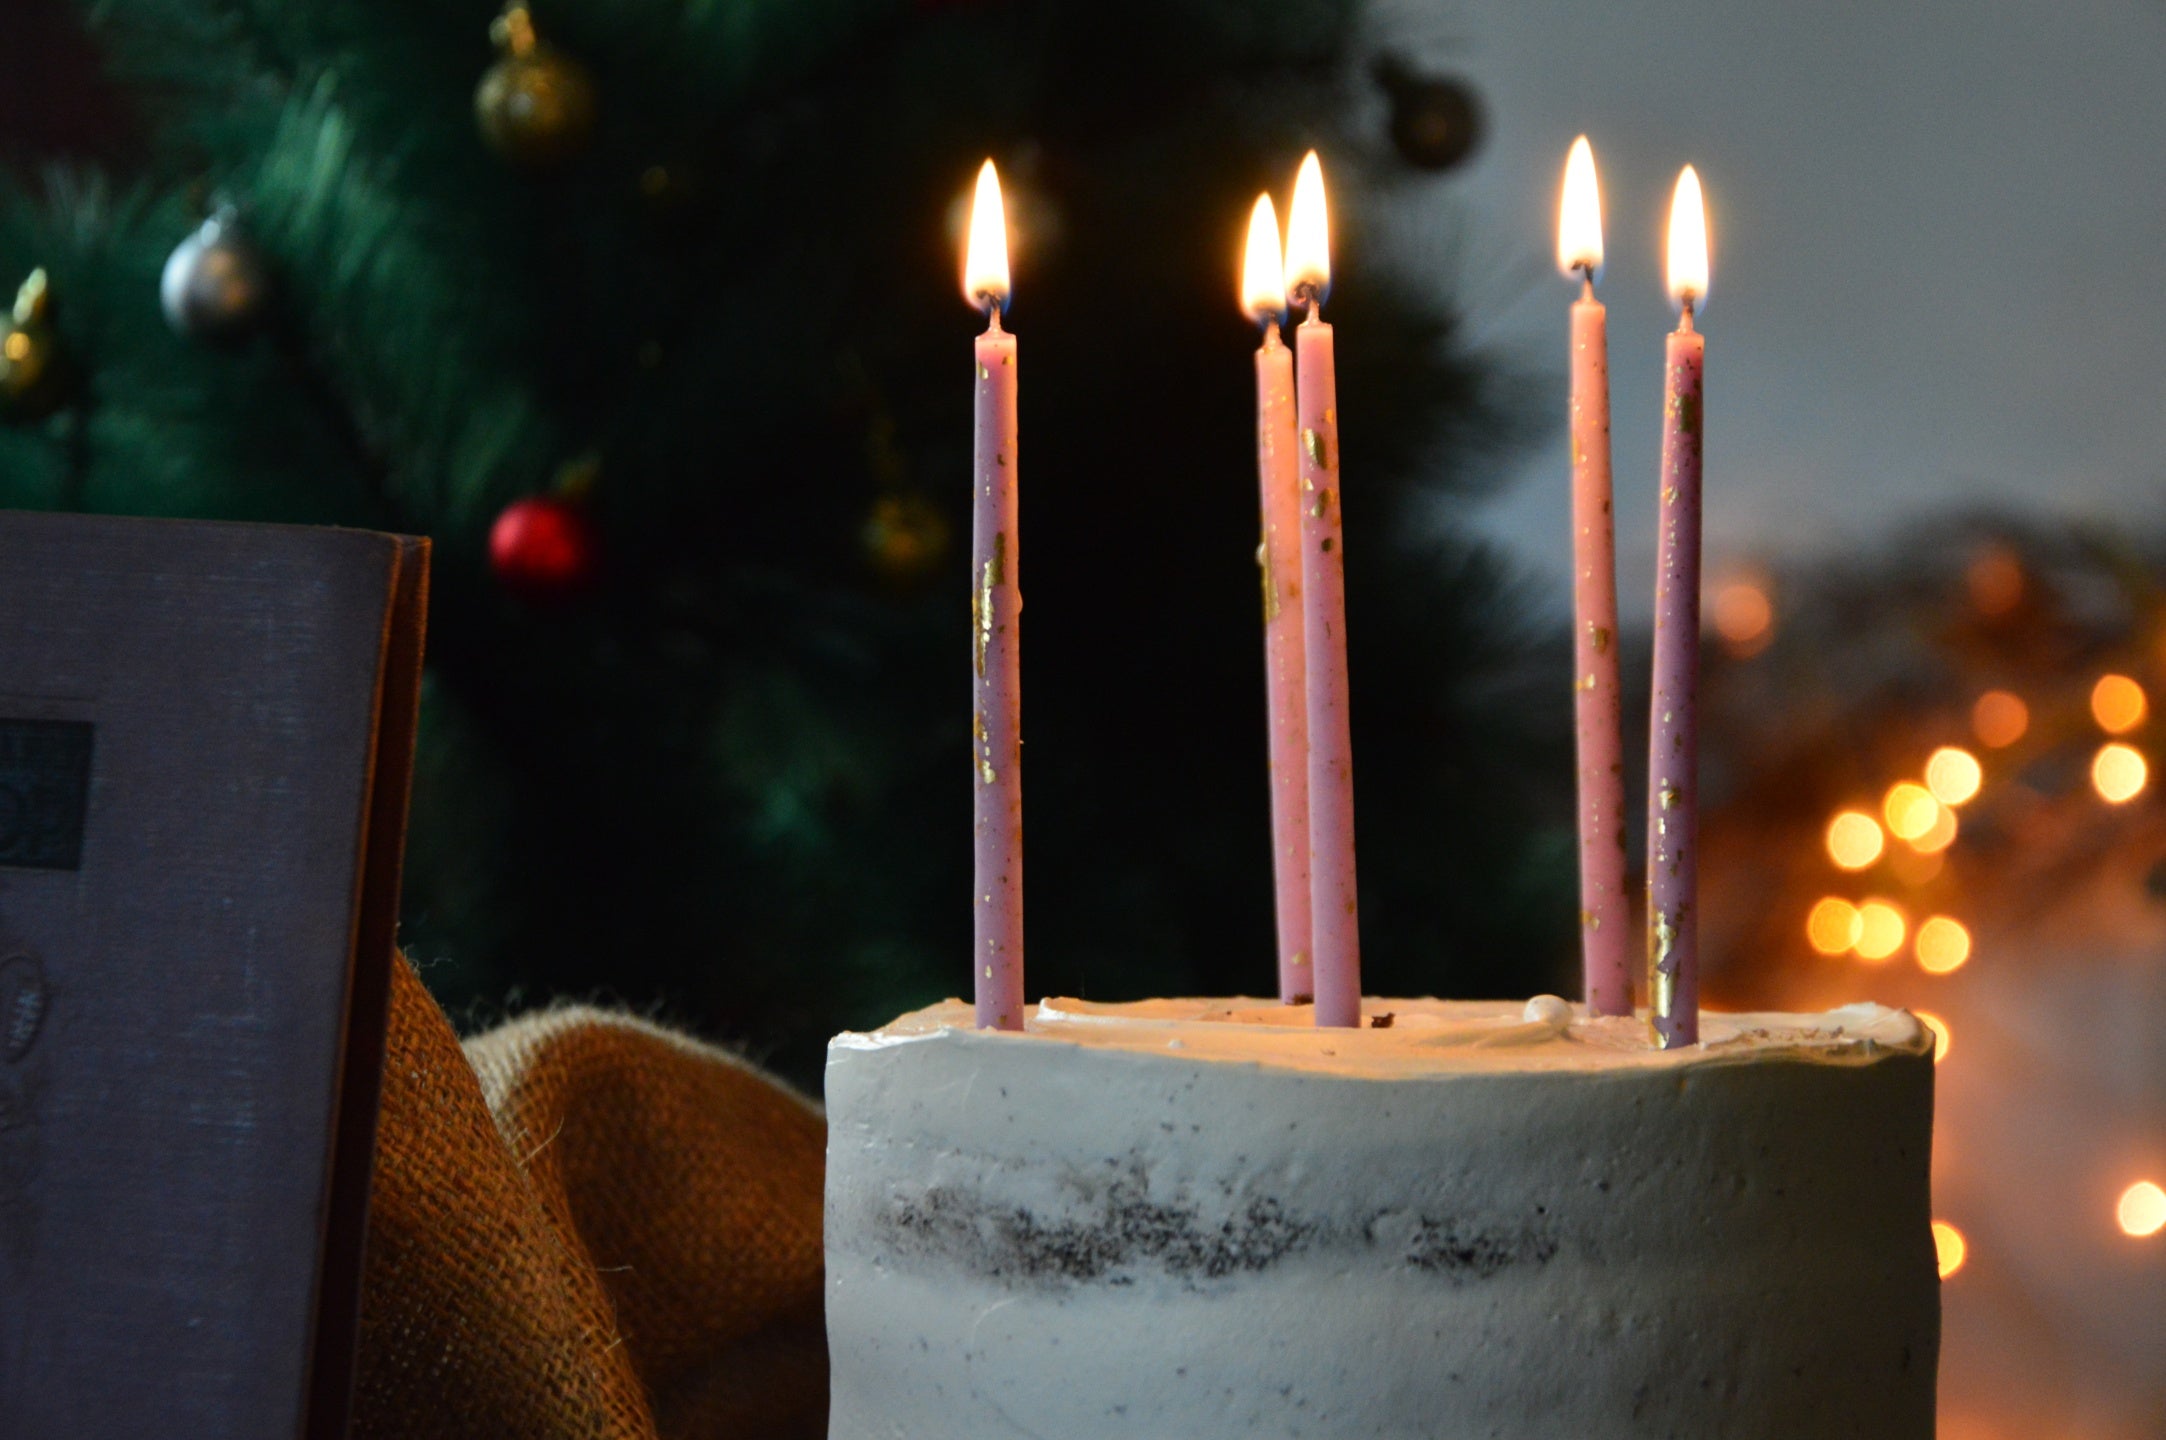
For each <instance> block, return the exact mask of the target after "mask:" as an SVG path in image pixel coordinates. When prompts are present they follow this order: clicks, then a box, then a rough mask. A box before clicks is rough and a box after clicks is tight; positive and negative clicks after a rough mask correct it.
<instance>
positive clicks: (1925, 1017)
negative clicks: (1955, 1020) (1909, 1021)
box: [1910, 1010, 1955, 1065]
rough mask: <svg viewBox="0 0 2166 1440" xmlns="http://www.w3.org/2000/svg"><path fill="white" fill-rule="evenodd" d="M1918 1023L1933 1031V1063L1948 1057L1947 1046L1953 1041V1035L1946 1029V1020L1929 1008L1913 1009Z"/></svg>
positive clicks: (1912, 1012) (1936, 1063)
mask: <svg viewBox="0 0 2166 1440" xmlns="http://www.w3.org/2000/svg"><path fill="white" fill-rule="evenodd" d="M1910 1013H1911V1014H1913V1015H1915V1016H1917V1017H1918V1023H1919V1024H1920V1025H1923V1026H1924V1027H1925V1028H1926V1029H1928V1030H1930V1031H1932V1032H1933V1063H1934V1064H1935V1065H1938V1064H1939V1063H1940V1062H1941V1061H1943V1060H1945V1059H1947V1058H1948V1047H1949V1046H1951V1045H1953V1044H1954V1043H1955V1035H1954V1033H1953V1032H1952V1031H1950V1030H1949V1029H1948V1022H1947V1021H1946V1020H1943V1019H1942V1018H1941V1017H1940V1016H1938V1015H1936V1014H1934V1013H1933V1012H1932V1011H1930V1010H1913V1011H1911V1012H1910Z"/></svg>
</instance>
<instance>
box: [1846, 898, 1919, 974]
mask: <svg viewBox="0 0 2166 1440" xmlns="http://www.w3.org/2000/svg"><path fill="white" fill-rule="evenodd" d="M1909 929H1910V926H1909V922H1907V921H1906V920H1905V919H1904V918H1903V912H1902V910H1901V909H1900V908H1899V907H1897V906H1895V905H1893V904H1891V903H1890V902H1888V901H1886V900H1868V901H1866V902H1865V903H1864V904H1862V905H1860V906H1859V907H1858V946H1857V949H1858V958H1859V959H1860V960H1871V961H1873V962H1875V963H1876V964H1877V963H1878V962H1880V961H1882V960H1885V959H1887V958H1888V957H1889V956H1891V955H1893V954H1894V953H1895V952H1896V951H1898V950H1900V949H1902V948H1903V937H1904V935H1906V934H1907V933H1909Z"/></svg>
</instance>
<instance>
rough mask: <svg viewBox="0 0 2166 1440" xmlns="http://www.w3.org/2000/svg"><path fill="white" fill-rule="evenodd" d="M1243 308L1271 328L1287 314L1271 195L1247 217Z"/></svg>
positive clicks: (1276, 218) (1260, 198)
mask: <svg viewBox="0 0 2166 1440" xmlns="http://www.w3.org/2000/svg"><path fill="white" fill-rule="evenodd" d="M1241 308H1242V309H1243V310H1246V311H1247V312H1248V313H1249V314H1250V315H1252V316H1254V317H1255V318H1256V320H1257V321H1258V322H1259V323H1261V324H1265V325H1268V324H1270V323H1271V321H1272V320H1273V319H1274V318H1276V317H1277V316H1280V315H1283V314H1285V313H1286V266H1285V262H1284V261H1283V260H1282V259H1281V258H1280V256H1279V212H1278V207H1277V206H1275V205H1273V204H1272V203H1271V197H1270V195H1269V194H1263V195H1258V196H1257V197H1256V208H1255V209H1254V210H1251V211H1250V212H1249V216H1248V253H1247V254H1246V256H1244V257H1243V259H1242V262H1241Z"/></svg>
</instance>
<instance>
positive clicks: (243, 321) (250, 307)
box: [158, 210, 271, 345]
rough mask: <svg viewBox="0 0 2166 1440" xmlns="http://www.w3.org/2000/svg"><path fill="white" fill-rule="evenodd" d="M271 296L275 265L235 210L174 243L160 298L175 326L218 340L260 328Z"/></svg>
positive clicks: (188, 334) (185, 333) (191, 335)
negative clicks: (176, 243)
mask: <svg viewBox="0 0 2166 1440" xmlns="http://www.w3.org/2000/svg"><path fill="white" fill-rule="evenodd" d="M270 296H271V271H270V266H269V264H268V263H267V262H266V261H265V260H264V258H263V252H262V251H261V250H259V249H257V248H256V245H255V242H254V241H252V240H250V239H249V238H248V236H247V235H246V233H244V232H243V231H242V229H241V227H240V225H239V223H238V221H237V219H236V218H235V216H234V214H233V212H231V211H229V210H222V211H220V212H219V213H218V214H216V215H213V216H212V217H211V218H210V219H208V220H206V221H204V222H203V224H202V226H201V227H200V228H198V229H197V230H196V232H195V233H194V234H193V235H190V236H189V237H188V238H187V239H185V240H183V241H181V242H180V244H178V245H176V246H174V247H173V253H172V255H170V256H169V257H167V259H166V262H165V273H164V275H163V276H161V277H160V279H159V282H158V301H159V304H160V306H161V307H162V308H163V309H164V310H165V318H166V323H167V324H168V325H171V326H172V327H173V332H174V333H175V334H177V335H179V336H181V337H182V338H183V339H187V340H203V341H208V342H209V343H211V344H214V345H228V344H233V343H236V342H238V341H241V340H245V339H247V338H248V337H249V336H250V335H253V334H255V332H256V328H257V326H258V324H259V323H260V322H261V321H262V319H263V313H264V311H265V309H266V308H268V306H269V304H270Z"/></svg>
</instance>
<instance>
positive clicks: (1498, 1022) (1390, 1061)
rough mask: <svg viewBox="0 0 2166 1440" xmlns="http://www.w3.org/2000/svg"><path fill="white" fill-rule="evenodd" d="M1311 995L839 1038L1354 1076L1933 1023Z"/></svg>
mask: <svg viewBox="0 0 2166 1440" xmlns="http://www.w3.org/2000/svg"><path fill="white" fill-rule="evenodd" d="M1312 1015H1313V1010H1312V1007H1310V1006H1307V1005H1282V1004H1280V1003H1279V1002H1277V1001H1275V1000H1256V999H1246V998H1235V999H1217V1000H1212V999H1185V1000H1183V999H1168V1000H1136V1001H1129V1002H1126V1003H1120V1004H1100V1003H1093V1002H1091V1001H1087V1000H1070V999H1054V998H1049V999H1046V1000H1043V1001H1041V1002H1040V1003H1038V1004H1037V1005H1035V1006H1032V1007H1030V1010H1029V1012H1028V1014H1027V1015H1026V1017H1025V1021H1024V1029H1023V1031H1022V1032H1020V1033H1017V1032H1013V1031H997V1030H977V1029H974V1028H973V1026H972V1018H973V1017H972V1011H971V1007H970V1006H969V1005H968V1004H966V1003H964V1002H963V1001H960V1000H944V1001H942V1002H940V1003H939V1004H937V1005H928V1006H926V1007H925V1008H924V1009H922V1010H914V1011H912V1012H910V1013H909V1014H907V1015H904V1016H901V1017H900V1018H898V1019H896V1020H895V1021H894V1022H893V1023H891V1024H888V1025H885V1026H883V1027H881V1028H880V1029H878V1030H874V1031H871V1032H869V1033H857V1032H853V1031H846V1032H844V1033H843V1034H841V1035H837V1036H836V1037H835V1038H834V1041H833V1042H832V1046H831V1048H832V1049H835V1050H874V1049H880V1048H883V1047H886V1046H890V1045H905V1044H917V1043H924V1042H947V1043H958V1042H959V1043H968V1044H979V1045H996V1046H1038V1045H1044V1044H1048V1043H1051V1044H1058V1045H1066V1046H1074V1047H1078V1048H1082V1049H1093V1050H1124V1051H1130V1052H1135V1053H1138V1054H1156V1055H1163V1056H1166V1057H1168V1058H1185V1059H1189V1060H1208V1061H1221V1062H1226V1063H1233V1064H1253V1065H1260V1066H1266V1067H1270V1068H1273V1069H1285V1070H1300V1071H1310V1072H1315V1073H1319V1074H1329V1075H1344V1076H1349V1077H1356V1078H1376V1079H1392V1078H1413V1077H1417V1076H1422V1075H1434V1074H1456V1073H1467V1072H1484V1071H1494V1072H1500V1073H1501V1072H1515V1073H1525V1072H1529V1071H1620V1070H1640V1069H1647V1070H1661V1069H1681V1068H1686V1067H1690V1066H1697V1065H1726V1064H1737V1063H1741V1062H1746V1061H1753V1060H1765V1059H1774V1058H1783V1059H1794V1060H1801V1061H1806V1062H1813V1063H1821V1064H1831V1065H1860V1064H1866V1063H1869V1062H1871V1061H1874V1060H1877V1059H1880V1058H1882V1057H1884V1056H1887V1055H1890V1054H1923V1053H1925V1052H1927V1051H1929V1050H1930V1049H1931V1048H1932V1036H1931V1033H1930V1032H1929V1031H1928V1030H1927V1029H1926V1028H1925V1026H1923V1025H1922V1024H1920V1023H1919V1022H1918V1020H1917V1019H1916V1017H1914V1016H1913V1015H1911V1013H1910V1012H1909V1011H1907V1010H1891V1009H1889V1008H1888V1007H1887V1006H1884V1005H1874V1004H1856V1005H1845V1006H1842V1007H1840V1008H1838V1009H1834V1010H1830V1011H1828V1012H1826V1013H1825V1014H1782V1013H1777V1012H1740V1013H1735V1014H1732V1013H1726V1012H1723V1011H1717V1010H1703V1011H1702V1012H1701V1013H1700V1043H1699V1044H1698V1045H1692V1046H1687V1047H1685V1048H1683V1049H1679V1050H1659V1049H1656V1048H1655V1047H1654V1045H1653V1043H1652V1041H1651V1038H1650V1035H1651V1032H1650V1030H1649V1027H1648V1024H1647V1020H1646V1018H1645V1016H1644V1015H1640V1016H1635V1017H1631V1018H1627V1017H1624V1016H1605V1017H1593V1018H1590V1017H1589V1016H1588V1015H1587V1014H1586V1010H1585V1007H1583V1006H1579V1005H1574V1004H1570V1003H1568V1002H1566V1001H1564V1000H1562V999H1559V998H1558V997H1557V996H1554V995H1537V996H1536V997H1534V998H1533V999H1532V1000H1529V1001H1526V1002H1525V1003H1523V1004H1522V1003H1520V1002H1518V1001H1508V1000H1427V999H1423V1000H1389V999H1378V998H1374V997H1371V998H1369V999H1365V1000H1364V1001H1363V1002H1362V1016H1363V1019H1364V1020H1366V1021H1367V1022H1368V1024H1367V1025H1365V1026H1364V1027H1363V1028H1361V1029H1359V1030H1354V1029H1323V1030H1319V1029H1317V1028H1316V1026H1315V1025H1314V1024H1313V1023H1312Z"/></svg>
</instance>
